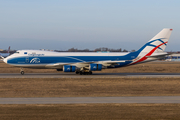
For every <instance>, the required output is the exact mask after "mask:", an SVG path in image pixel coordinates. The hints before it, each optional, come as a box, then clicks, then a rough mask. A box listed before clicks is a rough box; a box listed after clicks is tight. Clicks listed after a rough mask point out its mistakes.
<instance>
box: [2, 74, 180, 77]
mask: <svg viewBox="0 0 180 120" xmlns="http://www.w3.org/2000/svg"><path fill="white" fill-rule="evenodd" d="M131 77H133V78H134V77H137V78H144V77H146V78H162V77H169V78H174V77H177V78H179V77H180V73H93V74H92V75H76V74H75V73H25V75H21V74H20V73H0V78H131Z"/></svg>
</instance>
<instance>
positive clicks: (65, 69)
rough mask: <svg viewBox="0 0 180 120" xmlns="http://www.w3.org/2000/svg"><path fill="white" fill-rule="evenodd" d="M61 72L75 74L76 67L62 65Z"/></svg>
mask: <svg viewBox="0 0 180 120" xmlns="http://www.w3.org/2000/svg"><path fill="white" fill-rule="evenodd" d="M63 71H64V72H75V71H76V66H71V65H64V66H63Z"/></svg>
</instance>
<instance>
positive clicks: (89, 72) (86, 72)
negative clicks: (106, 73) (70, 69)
mask: <svg viewBox="0 0 180 120" xmlns="http://www.w3.org/2000/svg"><path fill="white" fill-rule="evenodd" d="M76 74H80V75H92V71H76Z"/></svg>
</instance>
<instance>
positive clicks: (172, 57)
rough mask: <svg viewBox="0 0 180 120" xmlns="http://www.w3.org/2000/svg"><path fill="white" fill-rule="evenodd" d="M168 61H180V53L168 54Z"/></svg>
mask: <svg viewBox="0 0 180 120" xmlns="http://www.w3.org/2000/svg"><path fill="white" fill-rule="evenodd" d="M166 61H180V54H172V55H168V56H167V57H166Z"/></svg>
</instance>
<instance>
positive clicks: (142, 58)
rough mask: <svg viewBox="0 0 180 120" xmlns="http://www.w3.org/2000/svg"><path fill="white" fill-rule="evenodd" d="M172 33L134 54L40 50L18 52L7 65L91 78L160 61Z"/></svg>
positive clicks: (165, 32)
mask: <svg viewBox="0 0 180 120" xmlns="http://www.w3.org/2000/svg"><path fill="white" fill-rule="evenodd" d="M171 32H172V29H168V28H165V29H163V30H162V31H160V32H159V33H158V34H157V35H156V36H154V37H153V38H152V39H151V40H149V41H148V42H147V43H146V44H145V45H144V46H142V47H141V48H140V49H139V50H137V51H135V52H122V53H115V52H109V53H101V52H98V53H95V52H92V53H91V52H51V51H41V50H18V51H17V52H16V53H14V54H12V55H10V56H8V57H7V58H5V59H4V62H5V63H7V64H9V65H12V66H16V67H20V68H21V74H22V75H23V74H24V71H23V68H37V69H56V70H57V71H64V72H75V73H76V74H80V75H82V74H92V71H101V70H102V69H106V68H118V67H124V66H130V65H134V64H139V63H144V62H149V61H153V60H158V59H161V58H163V57H165V56H166V55H168V53H167V52H164V50H165V48H166V46H167V43H168V40H169V37H170V35H171Z"/></svg>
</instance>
